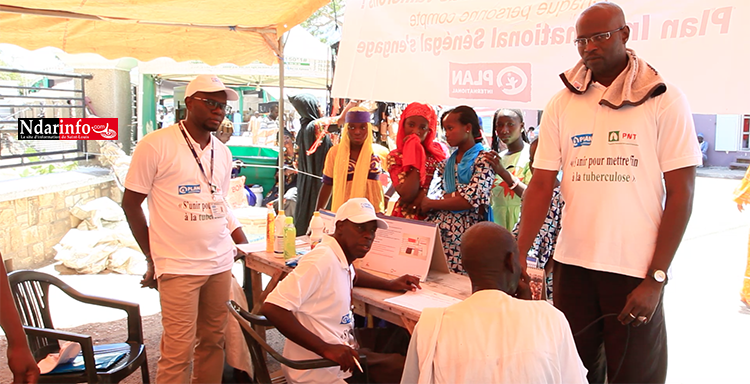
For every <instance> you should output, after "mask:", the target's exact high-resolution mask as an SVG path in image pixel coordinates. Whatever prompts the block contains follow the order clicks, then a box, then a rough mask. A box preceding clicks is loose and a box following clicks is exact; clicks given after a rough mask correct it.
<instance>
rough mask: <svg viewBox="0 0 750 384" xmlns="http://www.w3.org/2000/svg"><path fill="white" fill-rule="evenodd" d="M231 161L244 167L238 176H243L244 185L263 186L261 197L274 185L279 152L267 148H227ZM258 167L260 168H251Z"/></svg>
mask: <svg viewBox="0 0 750 384" xmlns="http://www.w3.org/2000/svg"><path fill="white" fill-rule="evenodd" d="M229 150H230V151H231V152H232V159H234V160H240V161H242V163H243V164H245V165H246V166H245V167H242V169H241V170H240V176H245V184H246V185H254V184H258V185H261V186H263V196H266V195H267V194H268V192H270V191H271V189H272V188H273V186H274V185H275V184H276V178H275V176H276V169H277V168H269V167H277V166H278V165H279V151H278V150H277V149H275V148H269V147H260V146H258V147H255V146H241V147H240V146H231V145H230V146H229ZM253 165H259V166H262V167H253Z"/></svg>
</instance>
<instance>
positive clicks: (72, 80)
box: [0, 68, 91, 168]
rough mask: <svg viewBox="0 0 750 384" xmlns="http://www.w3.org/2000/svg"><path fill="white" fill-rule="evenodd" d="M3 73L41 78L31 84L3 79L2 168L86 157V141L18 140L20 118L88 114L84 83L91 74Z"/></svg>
mask: <svg viewBox="0 0 750 384" xmlns="http://www.w3.org/2000/svg"><path fill="white" fill-rule="evenodd" d="M3 73H6V74H17V75H20V76H22V77H23V78H40V79H41V80H40V81H37V82H35V83H33V84H32V85H31V86H24V85H22V83H21V82H19V81H12V80H4V81H0V168H8V167H17V166H23V165H33V164H44V163H60V162H66V161H73V160H81V159H84V158H85V157H86V156H85V152H86V142H85V141H83V140H77V141H74V140H55V141H51V140H19V139H18V119H19V118H40V117H46V118H70V117H86V102H85V100H86V93H85V84H84V82H85V81H86V79H90V78H91V75H86V74H79V73H51V72H37V71H26V70H20V69H12V68H0V74H3ZM8 77H10V76H8Z"/></svg>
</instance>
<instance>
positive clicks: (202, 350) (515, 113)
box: [14, 2, 750, 383]
mask: <svg viewBox="0 0 750 384" xmlns="http://www.w3.org/2000/svg"><path fill="white" fill-rule="evenodd" d="M575 28H576V33H577V37H576V39H575V43H576V47H577V49H578V53H579V54H580V56H581V60H580V61H579V62H578V63H576V64H575V65H574V66H573V67H572V68H571V69H569V70H567V71H565V72H564V73H563V74H562V75H561V76H560V77H561V79H562V82H563V86H564V87H563V88H562V90H561V91H559V92H558V93H557V94H556V95H554V96H553V98H552V99H551V100H550V102H549V103H548V105H547V108H546V109H545V110H544V115H543V117H542V121H541V124H540V126H538V127H537V129H536V130H531V129H527V128H526V127H525V125H524V114H523V112H521V111H519V110H515V109H506V108H501V109H498V110H497V111H496V112H495V114H494V116H493V119H492V140H491V142H489V143H488V142H486V140H485V138H484V135H483V131H482V127H481V124H480V119H479V117H478V115H477V113H476V111H475V110H474V109H473V108H472V107H470V106H466V105H462V106H458V107H455V108H451V109H447V110H445V111H442V110H439V109H438V108H435V107H432V106H430V105H426V104H423V103H418V102H414V103H410V104H408V105H407V106H406V107H405V108H398V107H397V106H395V105H389V104H384V105H385V107H384V108H376V107H373V105H374V106H377V105H378V104H377V103H361V102H357V101H350V102H347V104H346V105H345V107H344V108H343V110H342V111H341V112H340V113H338V112H337V111H336V113H334V116H333V117H324V116H323V113H322V110H321V108H320V105H319V102H318V100H317V99H316V98H315V97H313V96H312V95H309V94H300V95H295V96H292V97H290V98H289V99H290V102H291V104H292V105H293V106H294V108H295V110H296V111H297V113H298V114H299V115H300V119H299V127H300V128H299V131H298V132H296V137H294V148H292V143H291V137H292V136H291V134H290V135H289V136H290V142H289V143H285V147H289V150H290V151H291V152H293V154H290V155H289V158H290V160H289V161H290V163H291V166H290V167H291V168H294V169H295V170H296V171H297V172H298V174H297V176H296V179H295V180H294V183H295V185H296V195H297V196H296V207H295V209H294V210H293V212H287V215H292V216H293V217H294V219H295V220H294V221H295V225H296V229H297V233H298V234H304V233H306V232H307V229H308V228H307V227H308V223H309V222H310V218H311V217H312V215H313V212H314V211H316V210H319V209H322V208H328V209H330V210H331V211H333V212H334V213H335V229H334V231H333V233H332V234H331V235H330V236H325V238H324V240H323V242H322V243H321V244H320V245H319V246H317V247H315V249H314V250H312V251H311V252H310V253H308V254H307V255H306V256H305V257H303V258H302V259H301V260H300V261H299V265H298V266H297V267H296V268H295V269H294V270H293V272H291V273H290V274H289V276H288V277H286V278H285V279H284V280H282V281H281V282H280V283H279V285H278V286H277V287H276V289H274V291H273V292H272V293H271V294H270V295H269V296H268V298H267V300H266V302H265V304H263V306H262V313H263V314H264V315H266V316H267V317H268V319H269V320H271V321H272V322H273V323H274V324H275V325H276V326H277V328H278V329H279V330H280V331H281V332H282V333H283V334H284V335H285V336H286V337H287V343H286V346H285V348H284V355H285V356H287V357H289V358H291V359H306V358H315V357H318V356H322V357H325V358H328V359H330V360H333V361H335V362H337V363H338V364H339V365H340V366H339V367H333V368H327V369H316V370H309V371H296V370H293V369H289V368H285V369H284V372H285V375H286V376H287V378H288V379H289V380H290V382H295V383H343V382H345V381H346V382H358V381H359V380H360V379H361V377H360V376H359V375H356V374H355V375H352V372H354V371H356V370H357V368H356V365H357V363H358V358H359V357H358V356H359V354H360V353H372V358H370V356H369V355H368V364H369V365H370V373H371V378H372V379H373V380H374V381H376V382H393V381H394V377H395V378H396V379H395V381H398V380H400V381H401V382H402V383H458V382H478V383H479V382H482V383H485V382H487V383H489V382H508V383H524V382H545V383H585V382H592V383H603V382H629V383H630V382H632V383H643V382H662V383H663V382H664V381H665V380H666V373H667V371H666V369H667V344H666V326H665V322H664V309H663V302H662V298H663V292H664V291H663V289H664V286H665V284H666V283H667V281H668V278H669V276H668V273H667V271H668V270H669V267H670V264H671V262H672V259H673V257H674V255H675V252H676V250H677V247H678V246H679V244H680V242H681V239H682V236H683V234H684V231H685V227H686V225H687V222H688V219H689V217H690V214H691V207H692V199H693V188H694V182H695V168H696V166H699V165H701V164H702V155H701V151H700V149H699V145H698V142H697V141H696V140H695V138H696V134H695V128H694V126H693V120H692V116H691V113H690V109H689V105H688V103H687V100H686V98H685V96H684V95H683V94H682V93H681V92H680V90H679V89H678V88H676V87H675V86H673V85H672V84H668V83H667V82H665V81H664V80H663V79H662V78H661V76H660V75H659V74H658V73H657V72H656V70H654V69H653V68H652V67H651V66H649V65H648V63H647V62H646V61H644V60H643V59H642V58H640V57H639V56H637V55H636V53H635V52H634V51H633V50H630V49H628V48H626V43H627V41H628V39H629V37H630V28H629V27H628V26H627V24H626V22H625V16H624V13H623V11H622V9H620V7H619V6H617V5H615V4H613V3H607V2H603V3H596V4H594V5H592V6H591V7H589V8H588V9H586V10H585V11H583V12H582V13H581V15H580V16H579V18H578V20H577V22H576V27H575ZM236 98H237V94H236V93H235V92H234V91H232V90H231V89H228V88H226V87H224V85H223V84H221V82H220V81H219V80H218V79H216V78H215V77H211V76H205V77H198V78H197V79H196V80H194V81H193V82H191V83H190V85H188V87H187V90H186V105H187V109H188V115H187V119H186V120H184V121H182V122H180V123H179V124H175V125H173V126H170V127H167V128H164V129H162V130H160V131H157V132H155V133H153V134H150V135H148V136H146V137H145V138H144V139H143V140H142V141H141V142H140V143H139V144H138V147H137V148H136V150H135V153H134V156H133V162H132V165H131V171H130V172H129V173H128V177H127V179H126V181H125V188H126V191H125V195H124V198H123V209H124V210H125V213H126V215H127V218H128V221H129V223H130V226H131V228H132V229H133V233H134V235H135V238H136V240H137V241H138V244H139V245H140V247H141V249H142V250H143V251H144V253H145V254H146V256H147V260H148V266H149V270H148V273H147V274H146V276H145V277H144V280H143V283H142V284H143V285H144V286H149V287H156V286H158V288H159V290H160V296H161V304H162V318H163V320H162V321H163V327H164V336H163V340H162V344H161V358H160V360H159V362H158V370H157V382H164V383H172V382H180V383H183V382H189V381H190V377H189V372H190V369H189V366H190V365H191V362H192V367H193V368H192V372H193V379H194V381H195V382H218V381H219V380H220V375H221V373H220V370H217V367H221V363H220V360H221V356H223V355H222V353H223V352H222V351H221V345H222V343H223V339H222V337H223V334H222V333H221V329H222V327H223V326H224V324H225V323H226V321H227V313H226V308H225V307H224V303H225V302H226V301H227V300H228V294H229V281H230V280H229V279H230V273H231V272H230V269H231V264H232V260H233V257H235V256H236V255H237V252H238V251H237V250H236V248H235V247H234V244H239V243H243V242H246V241H247V240H246V239H245V238H244V235H243V234H242V231H241V229H240V227H239V223H238V222H237V219H236V218H234V216H233V214H232V212H231V210H228V209H226V206H225V205H224V204H222V200H223V197H225V196H226V193H227V190H228V183H229V178H230V173H231V155H230V154H229V151H228V149H227V147H226V146H224V145H223V144H221V143H217V141H218V140H213V138H212V136H211V132H216V131H217V130H218V129H219V127H220V125H221V123H222V119H223V117H224V112H225V109H226V108H227V106H226V101H227V100H236ZM368 104H371V105H370V106H368ZM396 109H398V110H399V111H398V112H395V110H396ZM438 112H439V113H438ZM332 127H337V128H338V129H332ZM625 132H628V133H632V134H631V135H628V136H624V135H621V133H625ZM613 133H616V134H617V135H618V136H617V138H618V140H612V139H611V137H612V134H613ZM620 138H622V139H620ZM626 140H630V141H628V142H626ZM625 144H627V145H625ZM185 147H187V148H188V149H189V150H186V149H185ZM385 147H387V148H388V149H385ZM285 183H286V180H285ZM184 186H191V187H192V188H181V187H184ZM196 186H197V188H196ZM746 189H747V188H746ZM396 194H397V195H398V197H396ZM745 195H746V193H745V192H738V196H737V199H736V201H737V202H738V204H739V206H740V207H741V206H742V204H744V203H746V202H747V201H750V200H748V199H747V198H746V196H745ZM147 196H148V197H149V198H148V204H149V212H150V221H149V222H147V221H146V218H145V217H144V214H143V212H142V210H141V208H140V205H141V203H142V202H143V200H144V199H145V198H146V197H147ZM174 207H182V209H180V210H176V209H174ZM376 213H388V214H392V215H393V216H397V217H405V218H409V219H414V220H424V221H428V222H432V223H434V224H435V225H436V227H437V228H438V229H439V232H440V235H441V238H442V241H443V244H442V245H443V251H444V253H445V255H446V258H447V262H448V265H449V267H450V269H451V270H452V271H453V272H454V273H459V274H465V275H468V278H469V280H470V281H471V287H472V295H471V296H470V297H469V298H468V299H466V300H464V301H463V302H461V303H458V304H455V305H453V306H450V307H448V308H445V309H441V310H425V311H424V312H423V315H422V318H421V319H420V321H419V323H418V324H417V326H416V328H415V329H414V333H413V335H412V337H411V340H410V342H409V344H408V351H406V350H404V351H397V353H392V352H393V351H370V350H368V349H366V348H360V347H361V345H359V343H358V340H357V337H356V336H355V332H354V321H353V316H352V289H353V287H354V286H361V287H369V288H375V289H384V290H392V291H406V290H416V289H419V288H420V284H419V279H418V278H417V277H415V276H411V275H404V276H401V277H398V278H394V279H392V280H386V279H382V278H380V277H376V276H374V275H371V274H369V273H367V272H365V271H362V270H358V269H355V268H354V267H353V266H352V262H353V261H354V260H356V259H359V258H362V257H364V256H365V255H366V254H367V252H368V251H369V250H370V248H371V246H372V243H373V241H374V239H375V237H376V232H377V229H378V228H380V229H387V227H388V225H387V223H386V222H385V221H383V220H382V219H380V218H379V217H378V216H376ZM511 231H512V232H511ZM633 239H637V241H634V240H633ZM528 256H533V257H535V258H536V259H538V262H539V265H540V266H541V267H542V268H545V269H546V270H547V272H548V274H550V275H554V279H552V285H553V287H554V297H553V301H554V307H553V306H551V305H549V304H548V303H546V302H544V301H524V300H519V299H529V298H530V289H529V275H528V274H527V272H526V271H527V269H526V267H527V257H528ZM746 290H747V287H746ZM744 299H745V300H747V297H745V298H744ZM398 352H400V353H398ZM376 353H377V354H376ZM14 373H15V372H14ZM19 374H20V373H19Z"/></svg>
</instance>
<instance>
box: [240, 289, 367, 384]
mask: <svg viewBox="0 0 750 384" xmlns="http://www.w3.org/2000/svg"><path fill="white" fill-rule="evenodd" d="M227 307H229V313H231V314H232V316H234V317H235V318H236V319H237V322H239V323H240V326H241V327H242V334H243V335H244V336H245V341H246V342H247V346H248V348H249V349H250V357H251V358H252V360H253V369H254V370H255V372H253V376H254V379H255V382H257V383H258V384H275V383H278V381H277V380H272V379H271V374H270V372H268V365H267V364H266V359H265V357H266V355H265V353H266V352H267V353H268V354H269V355H271V356H272V357H273V358H274V359H275V360H276V361H278V362H279V363H281V364H284V365H286V366H287V367H290V368H294V369H299V370H306V369H316V368H327V367H335V366H338V363H336V362H335V361H332V360H328V359H313V360H289V359H287V358H286V357H284V356H282V355H281V354H279V353H278V352H276V350H274V349H273V348H272V347H271V346H270V345H268V344H267V343H266V342H265V340H263V338H262V337H260V335H258V333H257V332H255V330H254V329H253V326H263V327H273V324H272V323H271V322H270V321H268V319H266V317H265V316H259V315H254V314H252V313H250V312H248V311H246V310H244V309H242V307H240V306H239V305H238V304H237V303H235V302H234V301H233V300H230V301H227ZM251 324H252V325H251ZM359 361H360V363H361V365H362V369H363V371H364V376H365V382H368V383H369V382H370V376H369V374H368V371H367V358H366V357H365V356H364V355H359ZM282 379H283V377H282Z"/></svg>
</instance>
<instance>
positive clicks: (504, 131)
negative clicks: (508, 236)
mask: <svg viewBox="0 0 750 384" xmlns="http://www.w3.org/2000/svg"><path fill="white" fill-rule="evenodd" d="M500 141H502V142H503V143H504V144H505V146H506V147H507V148H508V149H506V150H504V151H502V152H500V153H499V154H498V149H499V144H500ZM528 142H529V140H528V138H527V137H526V129H525V127H524V124H523V112H521V111H520V110H518V109H498V110H497V111H496V112H495V116H494V117H493V119H492V151H491V152H488V153H486V154H485V156H487V159H488V160H489V161H490V164H492V168H493V169H494V171H495V175H497V176H495V180H494V182H493V184H492V215H493V218H494V220H495V223H497V224H499V225H502V226H503V227H505V228H506V229H507V230H509V231H510V230H512V229H513V227H514V226H515V225H516V223H517V222H518V217H519V216H520V214H521V196H523V192H524V191H525V190H526V186H527V185H528V184H529V181H531V169H530V163H529V145H528V144H527V143H528Z"/></svg>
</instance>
